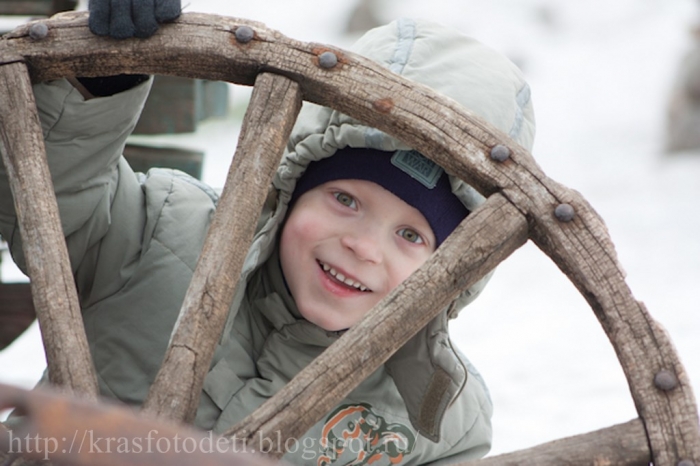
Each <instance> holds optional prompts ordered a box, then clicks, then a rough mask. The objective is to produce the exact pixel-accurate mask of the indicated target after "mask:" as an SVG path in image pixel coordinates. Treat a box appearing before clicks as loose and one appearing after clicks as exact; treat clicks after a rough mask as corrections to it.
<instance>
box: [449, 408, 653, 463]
mask: <svg viewBox="0 0 700 466" xmlns="http://www.w3.org/2000/svg"><path fill="white" fill-rule="evenodd" d="M650 461H651V454H650V453H649V445H648V444H647V441H646V436H645V433H644V424H643V423H642V421H641V420H639V419H634V420H632V421H629V422H626V423H624V424H618V425H615V426H612V427H607V428H605V429H600V430H597V431H595V432H590V433H587V434H581V435H576V436H573V437H568V438H563V439H559V440H555V441H553V442H547V443H544V444H542V445H537V446H535V447H532V448H528V449H527V450H522V451H516V452H513V453H507V454H504V455H498V456H493V457H490V458H484V459H482V460H479V461H466V462H464V463H459V464H458V465H455V466H477V465H478V466H648V465H649V464H650Z"/></svg>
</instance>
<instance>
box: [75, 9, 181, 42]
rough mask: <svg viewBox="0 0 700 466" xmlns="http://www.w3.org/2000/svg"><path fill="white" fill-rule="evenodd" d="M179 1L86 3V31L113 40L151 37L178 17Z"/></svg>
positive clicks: (179, 10)
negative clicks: (163, 25)
mask: <svg viewBox="0 0 700 466" xmlns="http://www.w3.org/2000/svg"><path fill="white" fill-rule="evenodd" d="M181 10H182V8H181V7H180V0H90V2H89V3H88V11H89V12H90V20H89V25H90V30H91V31H92V32H93V33H94V34H97V35H98V36H110V37H112V38H114V39H128V38H129V37H141V38H146V37H150V36H152V35H153V34H154V33H155V32H156V31H157V30H158V25H159V24H160V23H167V22H169V21H173V20H175V19H177V18H178V17H179V16H180V12H181Z"/></svg>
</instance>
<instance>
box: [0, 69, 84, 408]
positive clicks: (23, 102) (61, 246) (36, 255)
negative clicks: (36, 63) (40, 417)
mask: <svg viewBox="0 0 700 466" xmlns="http://www.w3.org/2000/svg"><path fill="white" fill-rule="evenodd" d="M0 108H2V111H0V131H1V132H2V141H1V143H0V150H1V151H2V159H3V162H4V164H5V167H6V169H7V172H8V176H9V178H10V186H11V189H12V195H13V197H14V201H15V209H16V211H17V218H18V221H19V231H20V234H21V237H22V248H23V250H24V255H25V257H26V261H27V269H28V271H29V276H30V277H31V281H32V295H33V299H34V308H35V310H36V314H37V318H38V320H39V325H40V326H41V335H42V338H43V341H44V349H45V351H46V360H47V361H48V368H49V376H50V378H51V382H53V383H54V384H55V385H59V386H63V387H66V388H68V389H72V390H73V391H75V392H76V393H79V394H81V395H83V396H86V397H93V398H94V397H96V395H97V377H96V375H95V369H94V366H93V364H92V358H91V356H90V351H89V349H88V344H87V337H86V335H85V327H84V326H83V319H82V316H81V314H80V305H79V304H78V294H77V291H76V289H75V285H74V283H73V273H72V272H71V268H70V263H69V260H68V250H67V249H66V242H65V239H64V238H63V230H62V229H61V221H60V220H59V216H58V205H57V204H56V197H55V195H54V192H53V183H52V182H51V175H50V173H49V167H48V162H47V161H46V149H45V148H44V137H43V133H42V131H41V124H40V123H39V116H38V115H37V113H36V103H35V102H34V94H33V93H32V87H31V83H30V81H29V75H28V74H27V69H26V66H25V65H24V64H23V63H20V62H13V63H8V64H5V65H3V66H1V67H0Z"/></svg>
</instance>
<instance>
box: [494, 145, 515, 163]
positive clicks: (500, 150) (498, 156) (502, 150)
mask: <svg viewBox="0 0 700 466" xmlns="http://www.w3.org/2000/svg"><path fill="white" fill-rule="evenodd" d="M509 158H510V149H508V148H507V147H506V146H504V145H503V144H498V145H496V146H494V147H493V149H491V159H492V160H495V161H496V162H501V163H503V162H505V161H506V160H508V159H509Z"/></svg>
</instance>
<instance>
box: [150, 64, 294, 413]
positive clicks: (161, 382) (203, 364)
mask: <svg viewBox="0 0 700 466" xmlns="http://www.w3.org/2000/svg"><path fill="white" fill-rule="evenodd" d="M300 108H301V93H300V92H299V86H298V85H297V84H296V83H295V82H294V81H291V80H289V79H287V78H285V77H283V76H279V75H274V74H269V73H262V74H260V75H259V76H258V79H257V80H256V84H255V88H254V90H253V96H252V99H251V103H250V105H249V107H248V111H247V112H246V115H245V119H244V122H243V128H242V129H241V134H240V137H239V141H238V146H237V149H236V154H235V155H234V157H233V163H232V164H231V168H230V170H229V173H228V178H227V179H226V185H225V187H224V191H223V193H222V195H221V199H220V200H219V204H218V206H217V209H216V214H215V216H214V220H213V221H212V224H211V227H210V228H209V232H208V234H207V238H206V240H205V242H204V246H203V248H202V253H201V255H200V257H199V261H198V262H197V267H196V269H195V272H194V276H193V277H192V282H191V283H190V286H189V288H188V290H187V294H186V295H185V300H184V302H183V304H182V309H181V311H180V317H179V319H178V323H177V327H176V329H175V333H174V334H173V337H172V338H171V342H170V345H169V347H168V350H167V351H166V354H165V359H164V362H163V365H162V367H161V369H160V371H159V372H158V375H157V376H156V379H155V381H154V382H153V385H152V386H151V389H150V391H149V394H148V398H147V399H146V401H145V403H144V410H145V411H146V412H147V413H150V414H155V415H158V416H162V417H167V418H171V419H175V420H184V421H186V422H191V421H192V420H193V419H194V416H195V413H196V410H197V406H198V405H199V397H200V393H201V391H202V386H203V384H204V377H205V376H206V374H207V372H208V371H209V368H210V364H211V359H212V356H213V354H214V349H215V348H216V344H217V342H218V341H219V339H220V337H221V331H222V329H223V328H224V323H225V322H226V318H227V316H228V313H229V306H230V305H231V301H232V299H233V293H234V291H235V288H236V285H237V284H238V279H239V277H240V274H241V269H242V267H243V261H244V260H245V258H246V255H247V252H248V247H247V245H248V244H250V242H251V241H252V239H253V234H254V232H255V226H256V224H257V221H258V217H259V215H260V211H261V210H262V206H263V203H264V201H265V198H266V197H267V193H268V187H269V186H270V184H271V182H272V177H273V175H274V174H275V171H276V169H277V166H278V164H279V160H280V157H281V156H282V151H283V149H284V147H285V145H286V143H287V140H288V139H289V133H290V132H291V130H292V126H293V125H294V122H295V121H296V116H297V114H298V113H299V110H300Z"/></svg>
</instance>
